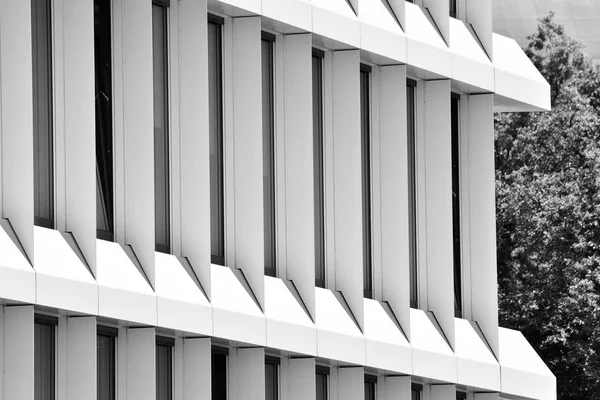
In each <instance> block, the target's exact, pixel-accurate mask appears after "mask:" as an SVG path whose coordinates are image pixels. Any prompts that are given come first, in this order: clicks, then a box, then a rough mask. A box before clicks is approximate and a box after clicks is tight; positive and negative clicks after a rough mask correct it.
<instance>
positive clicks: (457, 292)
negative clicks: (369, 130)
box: [451, 96, 462, 318]
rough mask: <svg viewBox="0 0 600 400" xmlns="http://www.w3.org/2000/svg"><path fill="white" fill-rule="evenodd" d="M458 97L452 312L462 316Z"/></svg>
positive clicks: (455, 111)
mask: <svg viewBox="0 0 600 400" xmlns="http://www.w3.org/2000/svg"><path fill="white" fill-rule="evenodd" d="M459 111H460V107H459V99H458V97H455V96H452V100H451V125H452V126H451V133H452V135H451V136H452V140H451V141H452V145H451V147H452V241H453V255H454V259H453V261H454V263H453V264H454V314H455V316H456V317H458V318H461V317H462V282H461V260H460V258H461V257H460V160H459V159H460V152H459V151H460V147H459V146H460V140H459V133H460V121H459Z"/></svg>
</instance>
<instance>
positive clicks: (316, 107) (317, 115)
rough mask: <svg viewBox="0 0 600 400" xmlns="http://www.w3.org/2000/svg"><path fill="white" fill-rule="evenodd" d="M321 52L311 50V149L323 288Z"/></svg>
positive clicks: (319, 273)
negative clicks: (312, 152)
mask: <svg viewBox="0 0 600 400" xmlns="http://www.w3.org/2000/svg"><path fill="white" fill-rule="evenodd" d="M323 56H324V54H323V52H322V51H320V50H316V49H314V50H313V56H312V82H313V87H312V89H313V90H312V94H313V148H314V154H313V157H314V167H313V168H314V181H315V285H316V286H319V287H322V288H324V287H325V190H324V168H323V160H324V159H323Z"/></svg>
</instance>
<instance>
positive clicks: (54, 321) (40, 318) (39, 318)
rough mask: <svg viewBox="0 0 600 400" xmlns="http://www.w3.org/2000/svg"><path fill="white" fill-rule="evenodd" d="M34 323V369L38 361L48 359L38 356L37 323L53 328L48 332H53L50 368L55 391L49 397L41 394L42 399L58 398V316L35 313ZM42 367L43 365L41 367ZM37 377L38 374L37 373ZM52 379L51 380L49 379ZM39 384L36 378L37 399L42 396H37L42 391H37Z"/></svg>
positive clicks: (50, 341) (53, 399)
mask: <svg viewBox="0 0 600 400" xmlns="http://www.w3.org/2000/svg"><path fill="white" fill-rule="evenodd" d="M33 323H34V349H33V350H34V371H35V370H36V369H37V368H38V365H37V363H38V362H43V361H47V360H42V361H40V359H39V358H38V357H40V354H39V351H36V347H37V337H36V331H37V329H36V327H35V326H36V325H38V326H44V327H50V328H51V330H49V331H48V332H51V336H52V338H50V340H49V343H51V344H52V351H51V352H50V353H49V354H52V361H51V362H50V363H49V366H50V370H51V374H52V375H53V376H52V378H53V379H52V389H53V392H51V393H50V394H49V395H48V397H46V396H44V395H43V394H42V395H41V400H56V398H57V390H58V380H57V378H58V374H57V369H58V368H57V361H58V354H57V350H58V343H57V339H58V338H57V336H58V335H57V333H58V332H57V327H58V318H57V317H54V316H51V315H46V314H34V318H33ZM40 368H41V367H40ZM35 375H36V377H37V374H35ZM49 381H50V380H49ZM37 384H38V380H37V379H34V389H33V390H34V398H35V399H36V400H39V399H40V397H38V396H35V394H36V393H42V389H41V388H40V391H39V392H37V391H36V387H37Z"/></svg>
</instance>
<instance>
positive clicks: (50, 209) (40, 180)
mask: <svg viewBox="0 0 600 400" xmlns="http://www.w3.org/2000/svg"><path fill="white" fill-rule="evenodd" d="M51 21H52V12H51V6H50V0H32V2H31V44H32V54H31V55H32V60H31V61H32V65H33V71H32V72H33V75H32V78H33V81H32V83H33V183H34V222H35V224H36V225H39V226H44V227H46V228H53V227H54V156H53V154H54V134H53V129H52V23H51Z"/></svg>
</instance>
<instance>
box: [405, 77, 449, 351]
mask: <svg viewBox="0 0 600 400" xmlns="http://www.w3.org/2000/svg"><path fill="white" fill-rule="evenodd" d="M424 106H425V126H424V132H423V133H424V137H425V140H424V152H425V204H426V206H425V209H426V215H427V221H426V232H427V233H426V237H427V279H428V284H427V306H428V310H429V311H432V312H433V313H434V314H435V317H436V318H437V320H438V322H439V324H440V325H441V327H442V330H443V331H444V334H445V335H446V337H447V338H448V341H449V343H450V346H453V345H454V275H453V264H452V260H453V258H452V254H453V253H452V252H453V248H452V171H451V170H452V168H451V166H452V160H451V154H450V147H451V146H450V136H451V135H450V81H449V80H443V81H429V82H425V104H424ZM411 337H412V336H411Z"/></svg>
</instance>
